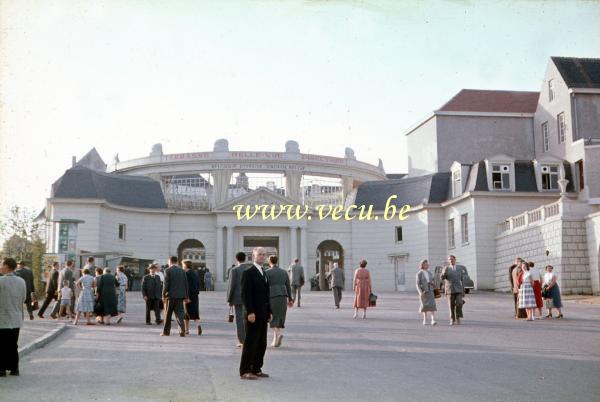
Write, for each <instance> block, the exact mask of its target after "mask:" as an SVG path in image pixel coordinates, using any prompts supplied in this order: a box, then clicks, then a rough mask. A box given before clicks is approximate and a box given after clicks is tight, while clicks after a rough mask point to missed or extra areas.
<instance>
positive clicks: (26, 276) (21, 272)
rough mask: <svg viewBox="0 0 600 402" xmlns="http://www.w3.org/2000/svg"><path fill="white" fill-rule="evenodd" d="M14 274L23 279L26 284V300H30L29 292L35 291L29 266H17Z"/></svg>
mask: <svg viewBox="0 0 600 402" xmlns="http://www.w3.org/2000/svg"><path fill="white" fill-rule="evenodd" d="M15 275H17V276H20V277H21V278H23V280H24V281H25V285H26V286H27V300H31V293H33V292H35V285H34V284H33V272H31V269H29V268H19V269H17V270H15Z"/></svg>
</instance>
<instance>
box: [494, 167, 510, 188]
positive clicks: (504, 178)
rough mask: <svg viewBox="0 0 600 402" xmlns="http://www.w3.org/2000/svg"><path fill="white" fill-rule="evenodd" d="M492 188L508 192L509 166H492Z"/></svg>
mask: <svg viewBox="0 0 600 402" xmlns="http://www.w3.org/2000/svg"><path fill="white" fill-rule="evenodd" d="M492 188H493V189H494V190H510V165H492Z"/></svg>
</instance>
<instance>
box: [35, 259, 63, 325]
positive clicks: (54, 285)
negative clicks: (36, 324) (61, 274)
mask: <svg viewBox="0 0 600 402" xmlns="http://www.w3.org/2000/svg"><path fill="white" fill-rule="evenodd" d="M57 294H58V262H56V261H55V262H53V263H52V270H51V271H50V274H49V275H48V280H47V281H46V298H45V299H44V303H42V307H40V311H38V317H40V318H44V312H45V311H46V309H47V308H48V306H49V305H50V302H51V301H52V300H53V299H56V297H57Z"/></svg>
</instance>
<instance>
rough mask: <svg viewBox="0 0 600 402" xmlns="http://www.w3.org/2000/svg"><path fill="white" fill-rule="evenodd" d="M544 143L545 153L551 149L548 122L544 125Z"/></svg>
mask: <svg viewBox="0 0 600 402" xmlns="http://www.w3.org/2000/svg"><path fill="white" fill-rule="evenodd" d="M542 141H543V142H544V152H548V149H550V138H548V122H547V121H546V122H543V123H542Z"/></svg>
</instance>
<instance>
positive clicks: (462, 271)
mask: <svg viewBox="0 0 600 402" xmlns="http://www.w3.org/2000/svg"><path fill="white" fill-rule="evenodd" d="M468 277H469V274H468V272H467V268H465V267H464V266H463V265H456V257H455V256H453V255H449V256H448V265H446V266H445V267H444V270H443V271H442V276H441V278H442V279H444V280H445V281H446V282H445V285H444V290H445V292H446V297H447V298H448V306H449V307H450V325H459V324H460V319H461V318H463V312H462V308H463V304H464V302H463V296H464V295H465V280H466V279H467V278H468Z"/></svg>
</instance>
